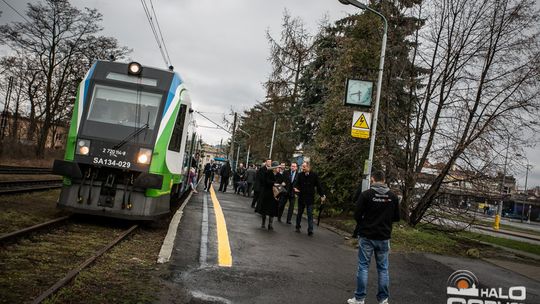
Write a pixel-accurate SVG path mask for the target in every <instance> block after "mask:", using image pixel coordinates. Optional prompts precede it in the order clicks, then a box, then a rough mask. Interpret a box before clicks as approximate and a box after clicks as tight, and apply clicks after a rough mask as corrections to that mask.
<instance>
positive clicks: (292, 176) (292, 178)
mask: <svg viewBox="0 0 540 304" xmlns="http://www.w3.org/2000/svg"><path fill="white" fill-rule="evenodd" d="M298 175H299V173H298V164H297V163H295V162H293V163H291V170H289V171H288V173H287V179H288V183H287V192H288V195H287V199H288V200H289V210H288V211H287V224H291V220H292V216H293V212H294V205H295V203H296V193H295V192H294V189H293V186H294V184H296V181H297V180H298Z"/></svg>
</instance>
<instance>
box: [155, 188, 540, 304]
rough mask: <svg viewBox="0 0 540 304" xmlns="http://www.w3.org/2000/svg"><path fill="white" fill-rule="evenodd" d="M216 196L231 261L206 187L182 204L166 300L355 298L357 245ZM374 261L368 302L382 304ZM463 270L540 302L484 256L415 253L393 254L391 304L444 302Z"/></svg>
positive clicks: (229, 196) (525, 282) (528, 283)
mask: <svg viewBox="0 0 540 304" xmlns="http://www.w3.org/2000/svg"><path fill="white" fill-rule="evenodd" d="M216 194H217V199H218V200H219V204H220V205H221V209H222V210H223V214H224V218H225V222H226V230H227V232H228V239H229V243H230V252H231V255H232V266H231V267H221V266H219V265H218V264H219V261H220V258H221V257H220V255H221V254H218V252H219V251H220V250H221V249H219V248H220V245H218V237H217V235H218V231H217V230H218V228H217V227H218V226H217V223H216V216H215V212H214V206H213V204H212V199H211V196H210V195H209V194H208V193H205V192H203V191H200V192H199V194H197V195H193V196H192V198H191V200H190V201H189V202H188V204H187V205H186V206H185V208H184V211H183V212H184V215H183V218H182V220H181V222H180V225H179V228H178V234H177V236H176V241H175V247H174V250H173V253H172V257H171V261H170V263H169V264H168V270H169V274H168V276H167V288H166V289H165V290H164V291H163V292H162V294H161V297H160V303H295V304H301V303H321V304H326V303H330V304H331V303H346V301H347V299H348V298H350V297H352V296H353V293H354V289H355V286H356V278H355V276H356V261H357V258H356V255H357V250H356V249H354V248H352V247H350V246H349V245H347V244H346V242H345V240H344V239H343V237H342V236H340V235H338V234H336V233H334V232H332V231H330V230H327V229H324V228H322V227H315V234H314V236H313V237H309V236H308V235H307V223H306V222H305V219H304V220H303V222H302V232H301V233H296V232H295V231H294V224H293V225H287V224H285V223H279V222H275V223H274V229H275V230H274V231H268V230H266V229H262V228H260V225H261V219H260V216H258V215H257V214H255V213H254V212H253V209H252V208H251V207H250V205H251V199H249V198H244V197H242V196H239V195H235V194H233V193H232V191H231V193H229V192H227V193H220V192H216ZM205 200H206V206H207V208H206V209H207V212H208V213H207V216H204V213H205V212H204V210H205V208H204V205H205ZM201 239H206V242H202V243H201ZM221 246H223V244H221ZM201 253H202V254H201ZM373 262H374V261H373ZM373 262H372V265H371V266H372V267H371V268H370V284H369V288H368V298H367V300H366V303H367V304H370V303H377V301H376V299H375V294H376V282H377V281H376V270H375V266H374V265H373V264H374V263H373ZM457 269H467V270H470V271H472V272H473V273H475V274H476V276H477V277H478V279H479V281H480V284H481V286H486V287H487V286H489V287H505V288H508V287H511V286H525V287H527V300H526V301H524V303H540V283H539V282H537V281H535V280H533V279H531V278H527V277H524V276H521V275H519V274H516V273H514V272H512V271H510V270H507V269H504V268H501V267H499V266H496V265H495V264H492V263H488V262H484V261H481V260H473V259H465V258H455V257H445V256H438V255H429V254H417V253H414V254H413V253H410V254H402V253H400V254H394V253H391V255H390V278H391V285H390V300H391V301H390V303H406V304H407V303H411V304H423V303H426V304H427V303H430V304H432V303H446V299H447V296H446V286H447V280H448V277H449V276H450V274H452V273H453V272H454V271H455V270H457Z"/></svg>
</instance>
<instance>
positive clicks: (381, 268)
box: [347, 171, 399, 304]
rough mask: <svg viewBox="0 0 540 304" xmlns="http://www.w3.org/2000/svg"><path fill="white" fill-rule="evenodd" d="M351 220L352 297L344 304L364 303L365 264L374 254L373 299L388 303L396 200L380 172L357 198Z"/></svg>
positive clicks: (366, 280) (397, 215)
mask: <svg viewBox="0 0 540 304" xmlns="http://www.w3.org/2000/svg"><path fill="white" fill-rule="evenodd" d="M354 217H355V219H356V222H357V224H358V234H359V248H358V272H357V274H356V280H357V283H356V292H355V293H354V298H351V299H349V300H348V301H347V303H349V304H364V299H365V298H366V292H367V283H368V269H369V263H370V261H371V256H372V255H375V261H376V262H377V273H378V275H379V280H378V293H377V300H378V301H379V303H380V304H388V296H389V293H388V283H389V280H390V279H389V275H388V252H389V251H390V238H391V234H392V222H397V221H399V200H398V197H397V196H396V195H395V194H394V193H392V191H390V189H389V188H388V187H387V186H386V184H385V177H384V173H383V172H382V171H375V172H373V173H372V174H371V188H370V189H368V190H366V191H364V192H362V193H361V194H360V195H359V197H358V200H357V201H356V211H355V213H354Z"/></svg>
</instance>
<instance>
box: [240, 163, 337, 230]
mask: <svg viewBox="0 0 540 304" xmlns="http://www.w3.org/2000/svg"><path fill="white" fill-rule="evenodd" d="M254 190H255V194H254V196H253V201H252V203H251V207H253V208H255V212H257V213H259V214H260V215H261V217H262V222H261V228H267V229H268V230H273V229H274V228H273V221H274V217H277V220H278V221H279V222H282V218H283V213H284V212H285V207H286V205H287V203H288V205H289V208H288V210H287V217H286V223H287V224H292V222H291V220H292V217H293V212H294V206H295V203H296V201H298V211H297V214H296V222H295V224H296V225H295V228H296V232H300V229H301V222H302V216H303V213H304V210H307V217H308V229H307V232H308V235H309V236H312V235H313V205H314V201H315V197H314V196H315V193H316V192H317V193H318V194H319V196H320V197H321V203H324V201H325V199H326V196H325V194H324V190H323V188H322V187H321V182H320V180H319V177H318V175H317V174H316V173H314V172H311V166H310V164H309V163H308V162H304V163H303V164H302V172H298V164H296V163H294V162H293V163H292V164H291V165H290V169H288V170H287V168H286V165H285V163H278V162H276V161H274V162H272V160H270V159H267V160H266V161H265V162H264V164H263V165H262V166H261V168H260V169H259V170H258V172H257V175H256V178H255V184H254ZM267 220H268V226H266V225H267Z"/></svg>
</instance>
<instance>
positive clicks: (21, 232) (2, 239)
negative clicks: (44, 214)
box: [0, 216, 70, 244]
mask: <svg viewBox="0 0 540 304" xmlns="http://www.w3.org/2000/svg"><path fill="white" fill-rule="evenodd" d="M69 218H70V216H63V217H59V218H56V219H54V220H50V221H47V222H44V223H41V224H37V225H34V226H30V227H26V228H23V229H20V230H17V231H13V232H8V233H4V234H2V235H0V244H2V243H4V242H6V241H8V240H11V239H14V238H17V237H21V236H24V235H27V234H29V233H31V232H34V231H36V230H40V229H43V228H47V227H50V226H52V225H54V224H57V223H60V222H64V221H66V220H68V219H69Z"/></svg>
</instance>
